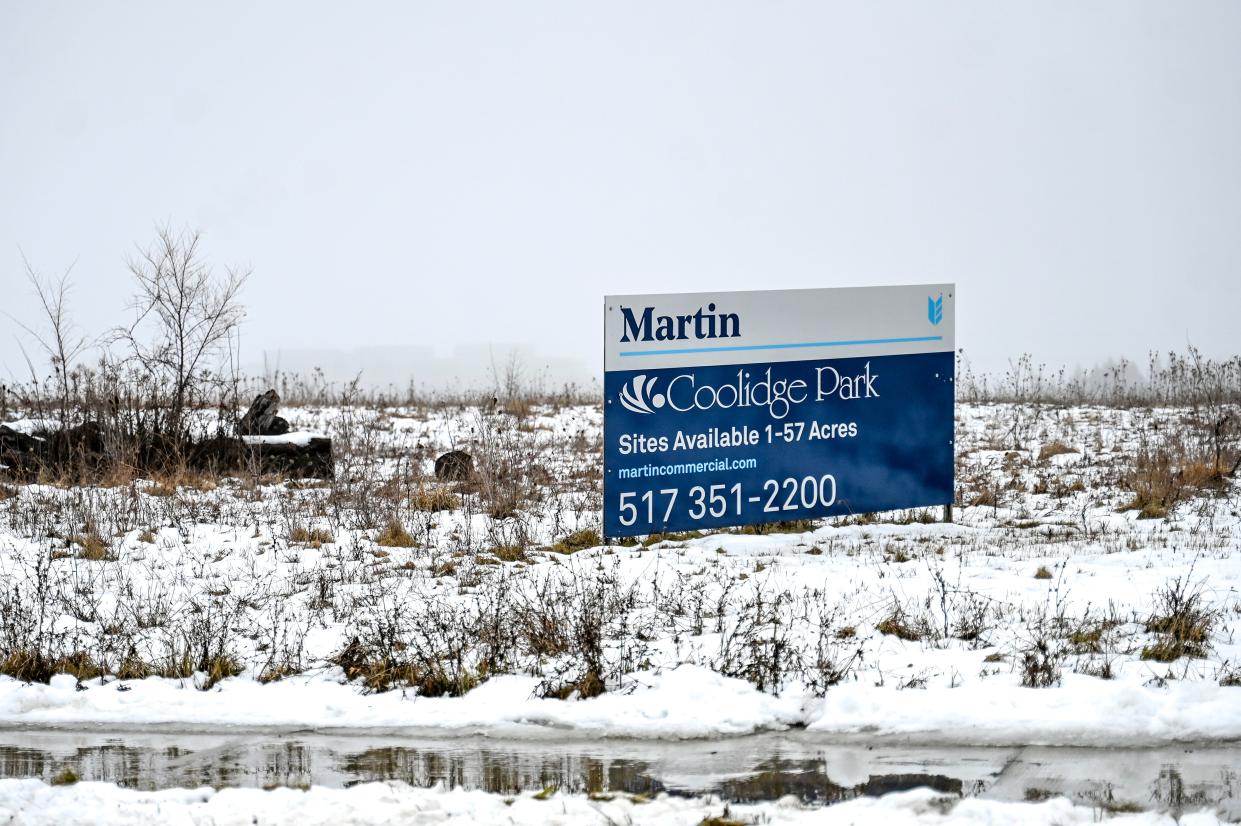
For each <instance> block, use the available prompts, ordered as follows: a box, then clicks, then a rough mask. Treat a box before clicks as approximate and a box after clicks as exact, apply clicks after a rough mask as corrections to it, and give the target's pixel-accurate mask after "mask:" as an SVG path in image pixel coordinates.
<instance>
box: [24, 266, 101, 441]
mask: <svg viewBox="0 0 1241 826" xmlns="http://www.w3.org/2000/svg"><path fill="white" fill-rule="evenodd" d="M22 263H23V264H24V265H25V267H26V278H27V279H29V281H30V284H31V286H32V287H33V288H34V293H35V295H36V296H37V297H38V299H39V305H40V307H41V308H42V310H43V315H44V317H45V318H46V320H47V331H46V332H45V333H40V332H38V331H37V330H35V329H33V328H31V327H28V326H27V325H25V324H23V323H22V322H20V321H17V324H18V325H19V326H20V327H21V328H22V329H23V330H25V331H26V332H27V333H29V334H30V336H31V337H32V338H34V340H35V341H36V342H38V344H39V347H41V348H42V349H43V352H44V353H46V355H47V357H48V360H49V361H50V362H51V364H52V373H53V375H54V376H55V379H56V393H57V395H58V396H59V401H60V411H59V415H60V423H61V427H65V426H66V424H67V418H68V410H69V370H70V368H71V367H72V365H73V362H74V360H75V359H77V357H78V356H79V355H81V354H82V351H83V350H85V349H86V347H87V340H86V337H85V336H82V335H79V334H78V331H77V327H76V325H74V323H73V321H72V319H70V318H69V309H68V305H69V291H70V289H71V288H72V286H73V285H72V283H71V282H70V281H69V273H70V272H72V271H73V267H72V266H70V267H69V269H68V270H65V272H64V274H63V275H61V276H60V278H58V279H53V278H51V277H44V276H40V275H39V274H38V273H36V272H35V270H34V267H32V266H31V265H30V262H29V261H28V260H27V259H26V256H25V254H24V253H23V255H22ZM14 321H16V319H14ZM31 372H32V373H33V372H34V370H33V367H32V369H31ZM34 380H35V382H36V383H37V382H38V379H37V377H34Z"/></svg>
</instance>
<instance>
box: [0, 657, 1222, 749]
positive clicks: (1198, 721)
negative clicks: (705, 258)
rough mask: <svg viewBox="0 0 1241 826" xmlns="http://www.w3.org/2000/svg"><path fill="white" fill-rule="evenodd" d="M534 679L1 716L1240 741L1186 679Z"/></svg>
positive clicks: (337, 686) (1214, 697)
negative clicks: (766, 686) (831, 682)
mask: <svg viewBox="0 0 1241 826" xmlns="http://www.w3.org/2000/svg"><path fill="white" fill-rule="evenodd" d="M537 683H538V681H537V680H536V679H535V678H533V677H517V676H501V677H495V678H493V679H491V680H489V681H488V682H486V683H484V684H482V685H481V686H479V687H478V688H476V689H474V690H473V691H471V692H470V693H468V694H466V695H465V696H464V697H457V698H451V697H417V696H415V695H413V694H412V693H407V692H402V691H389V692H385V693H381V694H366V693H363V692H362V691H361V690H360V689H358V688H357V687H356V686H351V685H347V684H344V683H343V682H342V681H341V679H340V673H339V671H336V670H333V671H327V672H320V673H318V674H315V675H312V676H301V677H293V678H289V679H285V680H282V681H280V682H276V683H270V684H267V685H261V684H259V683H257V682H255V681H253V680H250V679H245V678H237V679H231V680H225V681H223V682H222V683H220V685H219V686H217V687H216V688H215V689H213V690H211V691H207V692H202V691H198V690H196V689H194V687H193V685H192V683H191V682H190V681H181V680H168V679H160V678H156V677H152V678H148V679H146V680H138V681H129V682H123V683H122V682H115V681H114V682H110V683H108V684H106V685H101V684H99V683H98V682H96V681H91V682H88V683H84V684H83V686H82V688H78V687H77V685H76V683H75V680H74V679H73V678H72V677H69V676H66V675H62V676H59V677H55V678H53V679H52V682H51V684H50V685H30V684H24V683H20V682H17V681H15V680H12V679H9V678H0V724H7V725H42V726H48V725H52V726H82V725H105V726H117V727H133V726H176V727H178V728H188V729H193V730H204V729H205V730H212V731H217V730H219V729H220V728H221V727H240V728H251V729H253V728H264V729H266V728H273V727H274V728H316V729H401V730H426V731H428V732H430V731H437V732H444V731H448V732H463V733H464V732H471V733H473V732H478V731H486V732H490V733H495V734H499V733H504V732H509V733H511V732H512V730H513V729H514V728H518V729H523V730H525V731H526V732H529V733H533V732H535V731H537V730H545V731H547V732H566V733H568V732H571V733H573V734H575V735H583V734H584V735H593V736H603V737H640V738H663V739H687V738H705V737H719V736H729V735H741V734H749V733H753V732H757V731H771V730H781V729H785V728H788V727H789V726H796V725H806V726H807V727H808V728H809V730H810V731H812V732H818V733H821V734H824V735H832V736H836V737H839V736H846V737H848V736H867V737H876V736H885V735H886V736H896V737H900V738H901V740H902V741H903V742H906V743H917V742H924V743H935V744H957V745H1048V746H1051V745H1095V746H1120V745H1132V744H1142V745H1150V744H1155V743H1164V742H1186V741H1206V740H1228V739H1235V738H1241V688H1236V687H1231V688H1222V687H1220V686H1218V685H1216V684H1214V683H1206V682H1187V683H1176V684H1172V685H1171V686H1170V687H1168V688H1154V687H1146V686H1140V685H1134V684H1132V683H1125V682H1120V681H1104V680H1098V679H1093V678H1089V677H1083V676H1080V675H1076V674H1069V675H1065V685H1064V686H1063V687H1061V688H1047V689H1030V688H1020V687H1018V686H1014V685H1006V684H1003V683H1000V682H998V681H991V682H987V683H973V684H966V685H964V686H961V687H959V688H955V689H950V688H939V687H932V688H928V689H923V690H905V691H896V690H893V689H891V688H886V689H885V688H878V687H876V686H873V685H867V684H862V683H853V684H849V685H842V686H838V687H836V688H834V689H832V690H831V691H829V692H828V695H827V698H826V699H823V700H819V699H814V698H809V697H802V696H787V695H786V696H784V697H773V696H771V695H769V694H764V693H762V692H760V691H757V690H756V689H754V688H753V687H752V686H751V685H750V684H748V683H746V682H744V681H742V680H737V679H732V678H729V677H723V676H721V675H719V674H717V673H715V672H713V671H710V670H709V669H706V668H702V667H698V666H688V665H686V666H681V667H680V668H677V669H673V670H670V671H666V672H664V673H662V674H659V675H643V683H642V684H635V685H634V686H633V690H632V691H630V692H628V693H620V692H616V693H610V694H605V695H603V696H601V697H596V698H594V699H590V700H570V701H565V700H550V699H541V698H538V697H536V696H535V695H534V689H535V686H536V685H537Z"/></svg>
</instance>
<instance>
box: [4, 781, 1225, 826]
mask: <svg viewBox="0 0 1241 826" xmlns="http://www.w3.org/2000/svg"><path fill="white" fill-rule="evenodd" d="M727 813H728V816H729V818H731V819H737V820H740V821H742V822H747V823H753V822H762V823H766V824H772V826H800V825H801V824H812V823H813V824H853V823H883V824H885V826H902V825H903V824H911V825H913V824H952V825H953V826H956V825H957V824H962V825H964V824H975V823H977V824H982V823H1018V822H1019V823H1026V824H1035V825H1036V826H1037V825H1041V824H1046V825H1047V826H1052V824H1070V823H1082V824H1086V823H1097V822H1098V818H1099V810H1098V809H1096V808H1095V807H1092V806H1077V805H1074V804H1072V803H1071V802H1070V801H1069V800H1067V799H1065V798H1056V799H1054V800H1049V801H1046V802H1043V803H1005V802H999V801H994V800H981V799H978V798H966V799H964V800H957V799H955V798H951V797H948V798H946V797H944V796H943V795H941V794H939V793H938V792H933V791H931V790H930V789H916V790H914V791H910V792H898V793H895V794H889V795H885V796H884V797H879V798H858V799H855V800H850V801H847V802H844V803H840V804H837V805H833V806H829V807H826V808H820V807H806V806H803V805H801V804H800V803H798V802H796V801H795V800H793V799H791V798H785V799H783V800H779V801H775V802H773V803H758V804H747V805H734V806H730V807H729V808H728V812H727ZM724 814H725V807H724V804H722V803H720V802H719V801H717V800H715V799H714V798H709V797H706V798H702V797H700V798H682V797H669V796H666V795H661V796H659V797H657V798H655V799H653V800H648V801H642V800H640V799H633V798H630V797H628V796H624V795H615V796H610V795H595V796H594V799H591V798H590V797H587V796H585V795H576V794H575V795H562V794H551V795H550V796H548V797H547V798H546V799H544V800H539V799H537V798H536V797H535V796H533V795H529V794H527V795H521V796H518V797H516V798H514V797H506V796H502V795H496V794H489V793H487V792H480V791H464V790H461V789H453V790H445V789H443V788H442V787H436V788H432V789H418V788H413V787H411V786H407V785H405V784H403V783H400V782H387V783H366V784H362V785H358V786H354V787H352V788H349V789H327V788H322V787H314V788H311V789H310V790H308V791H301V790H294V789H274V790H271V791H261V790H258V789H224V790H221V791H215V790H213V789H210V788H202V789H169V790H165V791H160V792H139V791H133V790H130V789H121V788H119V787H117V786H114V785H112V784H109V783H79V784H77V785H74V786H60V787H56V786H47V785H45V784H44V783H43V782H42V781H39V780H0V822H4V823H11V824H13V826H19V825H20V826H36V824H48V825H49V826H52V824H54V826H77V824H84V825H85V824H90V826H114V824H122V823H175V824H208V823H210V824H212V826H232V825H233V824H235V825H236V826H243V824H244V826H250V824H253V823H263V824H267V826H279V824H297V826H306V824H316V823H325V824H326V823H331V824H337V825H338V826H348V825H349V824H368V823H402V824H423V823H435V824H441V826H453V824H475V823H511V824H574V826H578V825H579V824H600V826H603V825H604V824H617V823H631V824H652V826H673V824H676V825H677V826H680V825H681V824H696V823H700V822H702V821H703V820H704V819H706V818H709V817H720V816H722V815H724ZM1114 822H1117V823H1126V824H1134V825H1135V826H1137V825H1138V824H1141V825H1142V826H1147V825H1148V824H1149V826H1155V824H1173V823H1174V822H1176V821H1173V820H1172V818H1170V817H1168V816H1166V815H1160V814H1156V813H1150V812H1143V813H1137V814H1130V815H1120V816H1118V817H1116V818H1115V821H1114ZM1179 822H1180V824H1182V826H1214V824H1218V823H1219V822H1220V821H1219V820H1218V819H1217V818H1216V816H1215V815H1214V814H1211V813H1210V812H1205V811H1204V812H1199V813H1195V814H1187V815H1184V816H1183V817H1182V818H1181V819H1180V821H1179Z"/></svg>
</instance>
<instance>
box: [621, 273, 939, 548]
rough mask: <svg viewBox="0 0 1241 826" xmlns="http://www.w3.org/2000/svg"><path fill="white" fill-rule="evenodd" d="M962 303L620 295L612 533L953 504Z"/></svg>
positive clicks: (928, 294) (868, 294)
mask: <svg viewBox="0 0 1241 826" xmlns="http://www.w3.org/2000/svg"><path fill="white" fill-rule="evenodd" d="M876 294H878V298H879V299H881V300H876V297H877V296H876ZM953 294H954V291H953V287H952V285H942V286H941V285H936V286H935V287H931V288H927V287H914V288H910V287H899V288H874V289H870V290H813V291H785V292H765V293H722V294H711V295H703V296H697V295H692V296H686V295H681V296H666V297H665V296H634V297H614V298H609V299H608V301H607V316H606V320H607V321H606V323H605V329H606V330H607V333H608V335H609V336H610V337H611V338H613V339H615V341H609V342H608V349H607V357H606V366H607V368H608V369H607V370H606V371H605V375H604V396H605V410H604V532H605V534H606V535H607V536H609V537H622V536H633V535H639V534H648V533H654V532H659V531H682V530H691V529H707V528H719V527H724V526H732V525H749V524H757V523H763V522H774V521H784V520H792V519H808V518H818V517H824V516H831V515H838V514H850V513H863V512H869V511H879V510H890V509H895V508H906V507H916V506H928V505H942V504H948V503H950V502H952V500H953V488H954V478H953V456H954V453H953V412H954V388H953V378H954V376H953V373H954V354H953V350H952V347H953V342H952V329H951V328H952V321H953V317H952V315H951V306H952V304H951V299H952V296H953ZM945 297H947V299H948V300H947V301H945ZM667 305H671V306H670V307H668V311H667V312H664V311H663V310H664V309H665V306H667ZM691 308H692V309H693V311H692V312H691V311H690V310H691ZM782 308H784V309H782ZM876 311H877V312H876ZM869 316H877V317H875V318H869ZM833 319H835V320H833ZM867 324H872V325H875V326H874V329H870V330H864V329H861V327H862V326H865V325H867ZM885 333H896V334H895V335H885ZM842 334H843V335H842ZM838 353H839V356H838V355H837V354H838ZM618 368H619V369H618Z"/></svg>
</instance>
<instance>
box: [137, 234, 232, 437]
mask: <svg viewBox="0 0 1241 826" xmlns="http://www.w3.org/2000/svg"><path fill="white" fill-rule="evenodd" d="M199 241H200V235H199V233H198V232H196V231H190V230H182V231H181V232H173V231H172V230H171V229H170V228H168V227H162V228H160V229H159V231H158V236H157V238H156V240H155V242H154V243H153V244H152V245H151V246H150V247H148V248H147V249H141V248H140V249H139V252H138V254H137V255H136V256H135V257H133V258H131V259H130V261H129V271H130V272H131V273H133V275H134V278H135V279H136V281H137V293H136V294H135V295H134V298H133V301H132V303H131V306H132V308H133V310H134V311H135V313H136V316H135V318H134V322H133V323H132V324H130V325H129V326H128V327H124V328H121V329H119V330H117V338H118V339H120V340H122V341H124V342H125V343H126V344H128V345H129V347H130V348H131V350H132V351H133V354H134V355H135V357H136V358H137V360H138V362H139V364H140V365H141V366H142V369H143V370H145V371H146V372H148V373H149V374H151V375H152V377H154V378H156V379H157V380H158V381H160V382H161V384H162V386H163V387H165V388H167V397H166V402H167V411H166V416H167V418H166V419H165V420H164V422H163V425H164V427H163V429H164V430H165V432H168V433H170V434H172V435H176V436H180V435H182V434H183V428H184V425H185V413H186V410H187V408H188V406H189V405H190V404H191V403H192V401H193V400H194V396H195V394H196V391H197V390H199V389H200V387H201V383H202V382H203V381H204V380H205V379H206V377H207V374H208V372H209V370H210V368H211V367H212V366H213V364H214V362H215V360H216V358H217V357H218V356H219V355H220V354H221V351H222V350H223V349H224V345H225V344H228V343H230V337H231V335H232V334H233V333H234V332H235V330H236V328H237V325H238V323H239V322H240V321H241V319H242V317H243V316H244V315H245V308H244V307H242V305H241V304H240V303H239V301H238V295H239V294H240V292H241V288H242V286H243V285H244V284H245V282H246V279H247V278H248V277H249V275H250V272H249V271H244V272H243V271H240V270H236V269H232V268H229V269H228V270H227V274H226V275H225V276H223V277H220V276H217V275H216V274H215V273H214V272H213V271H212V269H211V267H209V266H208V265H207V264H206V262H204V261H203V260H202V257H201V255H200V252H199Z"/></svg>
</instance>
